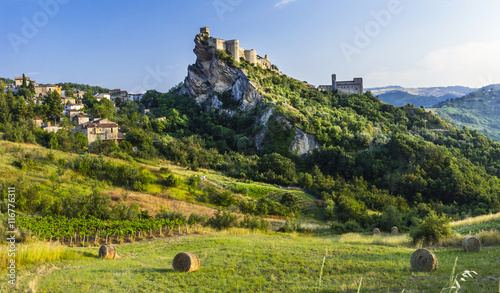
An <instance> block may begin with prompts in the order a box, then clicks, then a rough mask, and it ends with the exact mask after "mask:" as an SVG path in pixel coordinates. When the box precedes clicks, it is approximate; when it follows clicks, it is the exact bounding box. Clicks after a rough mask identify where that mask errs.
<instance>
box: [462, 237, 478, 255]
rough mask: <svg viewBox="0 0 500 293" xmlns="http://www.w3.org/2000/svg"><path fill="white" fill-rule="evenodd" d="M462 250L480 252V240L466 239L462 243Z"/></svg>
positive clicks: (474, 238)
mask: <svg viewBox="0 0 500 293" xmlns="http://www.w3.org/2000/svg"><path fill="white" fill-rule="evenodd" d="M462 248H463V249H464V250H465V251H466V252H469V251H480V250H481V240H479V239H478V238H476V237H468V238H465V239H464V242H463V243H462Z"/></svg>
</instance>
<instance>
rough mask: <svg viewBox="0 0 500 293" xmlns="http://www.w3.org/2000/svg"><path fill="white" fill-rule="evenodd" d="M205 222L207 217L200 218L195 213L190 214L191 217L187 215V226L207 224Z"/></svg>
mask: <svg viewBox="0 0 500 293" xmlns="http://www.w3.org/2000/svg"><path fill="white" fill-rule="evenodd" d="M207 220H208V217H207V216H202V215H200V214H197V213H192V214H191V215H189V219H188V224H189V225H195V224H199V225H204V224H205V223H206V222H207Z"/></svg>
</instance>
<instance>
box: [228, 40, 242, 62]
mask: <svg viewBox="0 0 500 293" xmlns="http://www.w3.org/2000/svg"><path fill="white" fill-rule="evenodd" d="M226 50H227V51H229V54H231V56H233V58H234V60H236V61H237V62H240V57H241V56H240V41H239V40H230V41H226Z"/></svg>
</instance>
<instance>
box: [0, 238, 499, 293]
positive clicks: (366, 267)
mask: <svg viewBox="0 0 500 293" xmlns="http://www.w3.org/2000/svg"><path fill="white" fill-rule="evenodd" d="M408 243H409V239H407V236H406V235H399V236H391V235H382V236H377V237H374V236H371V235H360V234H346V235H342V236H331V237H312V236H297V235H293V234H292V235H261V234H251V233H250V232H248V231H242V230H233V233H232V232H225V233H218V234H214V235H191V236H185V237H175V238H166V239H158V240H152V241H148V242H141V243H134V244H127V245H119V246H117V249H118V254H119V256H120V257H119V258H118V259H116V260H101V259H99V258H97V255H98V249H97V248H72V249H70V250H72V251H75V252H77V253H79V254H81V257H80V258H77V259H72V260H66V261H59V262H52V263H48V264H45V265H41V266H30V267H27V268H22V269H21V270H20V271H19V272H18V284H17V286H16V289H17V290H21V291H30V292H317V290H318V292H356V291H357V288H358V286H359V282H360V281H361V279H362V286H361V288H362V290H361V292H401V291H402V290H403V289H405V292H439V291H440V289H441V288H443V287H445V285H446V283H447V281H448V280H449V276H450V273H451V271H452V268H453V265H454V261H455V258H456V257H457V256H458V265H457V267H456V272H457V273H461V272H463V271H464V270H473V271H476V272H477V273H478V276H477V277H475V278H474V279H473V280H468V281H466V282H461V286H462V288H463V292H472V291H474V292H498V288H499V277H500V258H498V256H499V255H500V247H499V246H493V247H484V248H483V250H482V251H481V252H479V253H465V252H463V251H462V250H461V249H458V248H436V249H431V250H432V251H433V252H434V254H435V255H436V257H437V258H438V261H439V265H438V269H437V270H436V271H433V272H425V273H423V272H414V271H412V270H411V267H410V256H411V254H412V253H413V251H414V250H415V248H410V247H409V246H408ZM179 252H194V253H195V254H197V255H198V256H199V257H200V260H201V269H200V270H199V271H197V272H193V273H188V274H186V273H179V272H175V271H173V270H172V266H171V264H172V260H173V258H174V256H175V255H176V254H177V253H179ZM324 257H325V263H324V268H323V274H322V283H321V285H320V284H319V277H320V272H321V265H322V262H323V258H324ZM0 291H2V292H8V291H12V288H10V285H8V284H7V283H6V279H5V277H2V279H1V284H0Z"/></svg>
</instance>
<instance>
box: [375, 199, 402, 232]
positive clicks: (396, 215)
mask: <svg viewBox="0 0 500 293" xmlns="http://www.w3.org/2000/svg"><path fill="white" fill-rule="evenodd" d="M402 222H403V218H402V216H401V213H400V212H399V211H398V210H397V209H396V208H395V207H394V206H392V205H391V206H388V207H387V208H386V209H385V211H384V213H383V214H382V216H381V217H380V221H379V226H380V228H381V229H382V230H385V231H390V230H391V228H392V227H394V226H396V227H398V228H401V227H400V226H401V223H402Z"/></svg>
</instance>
